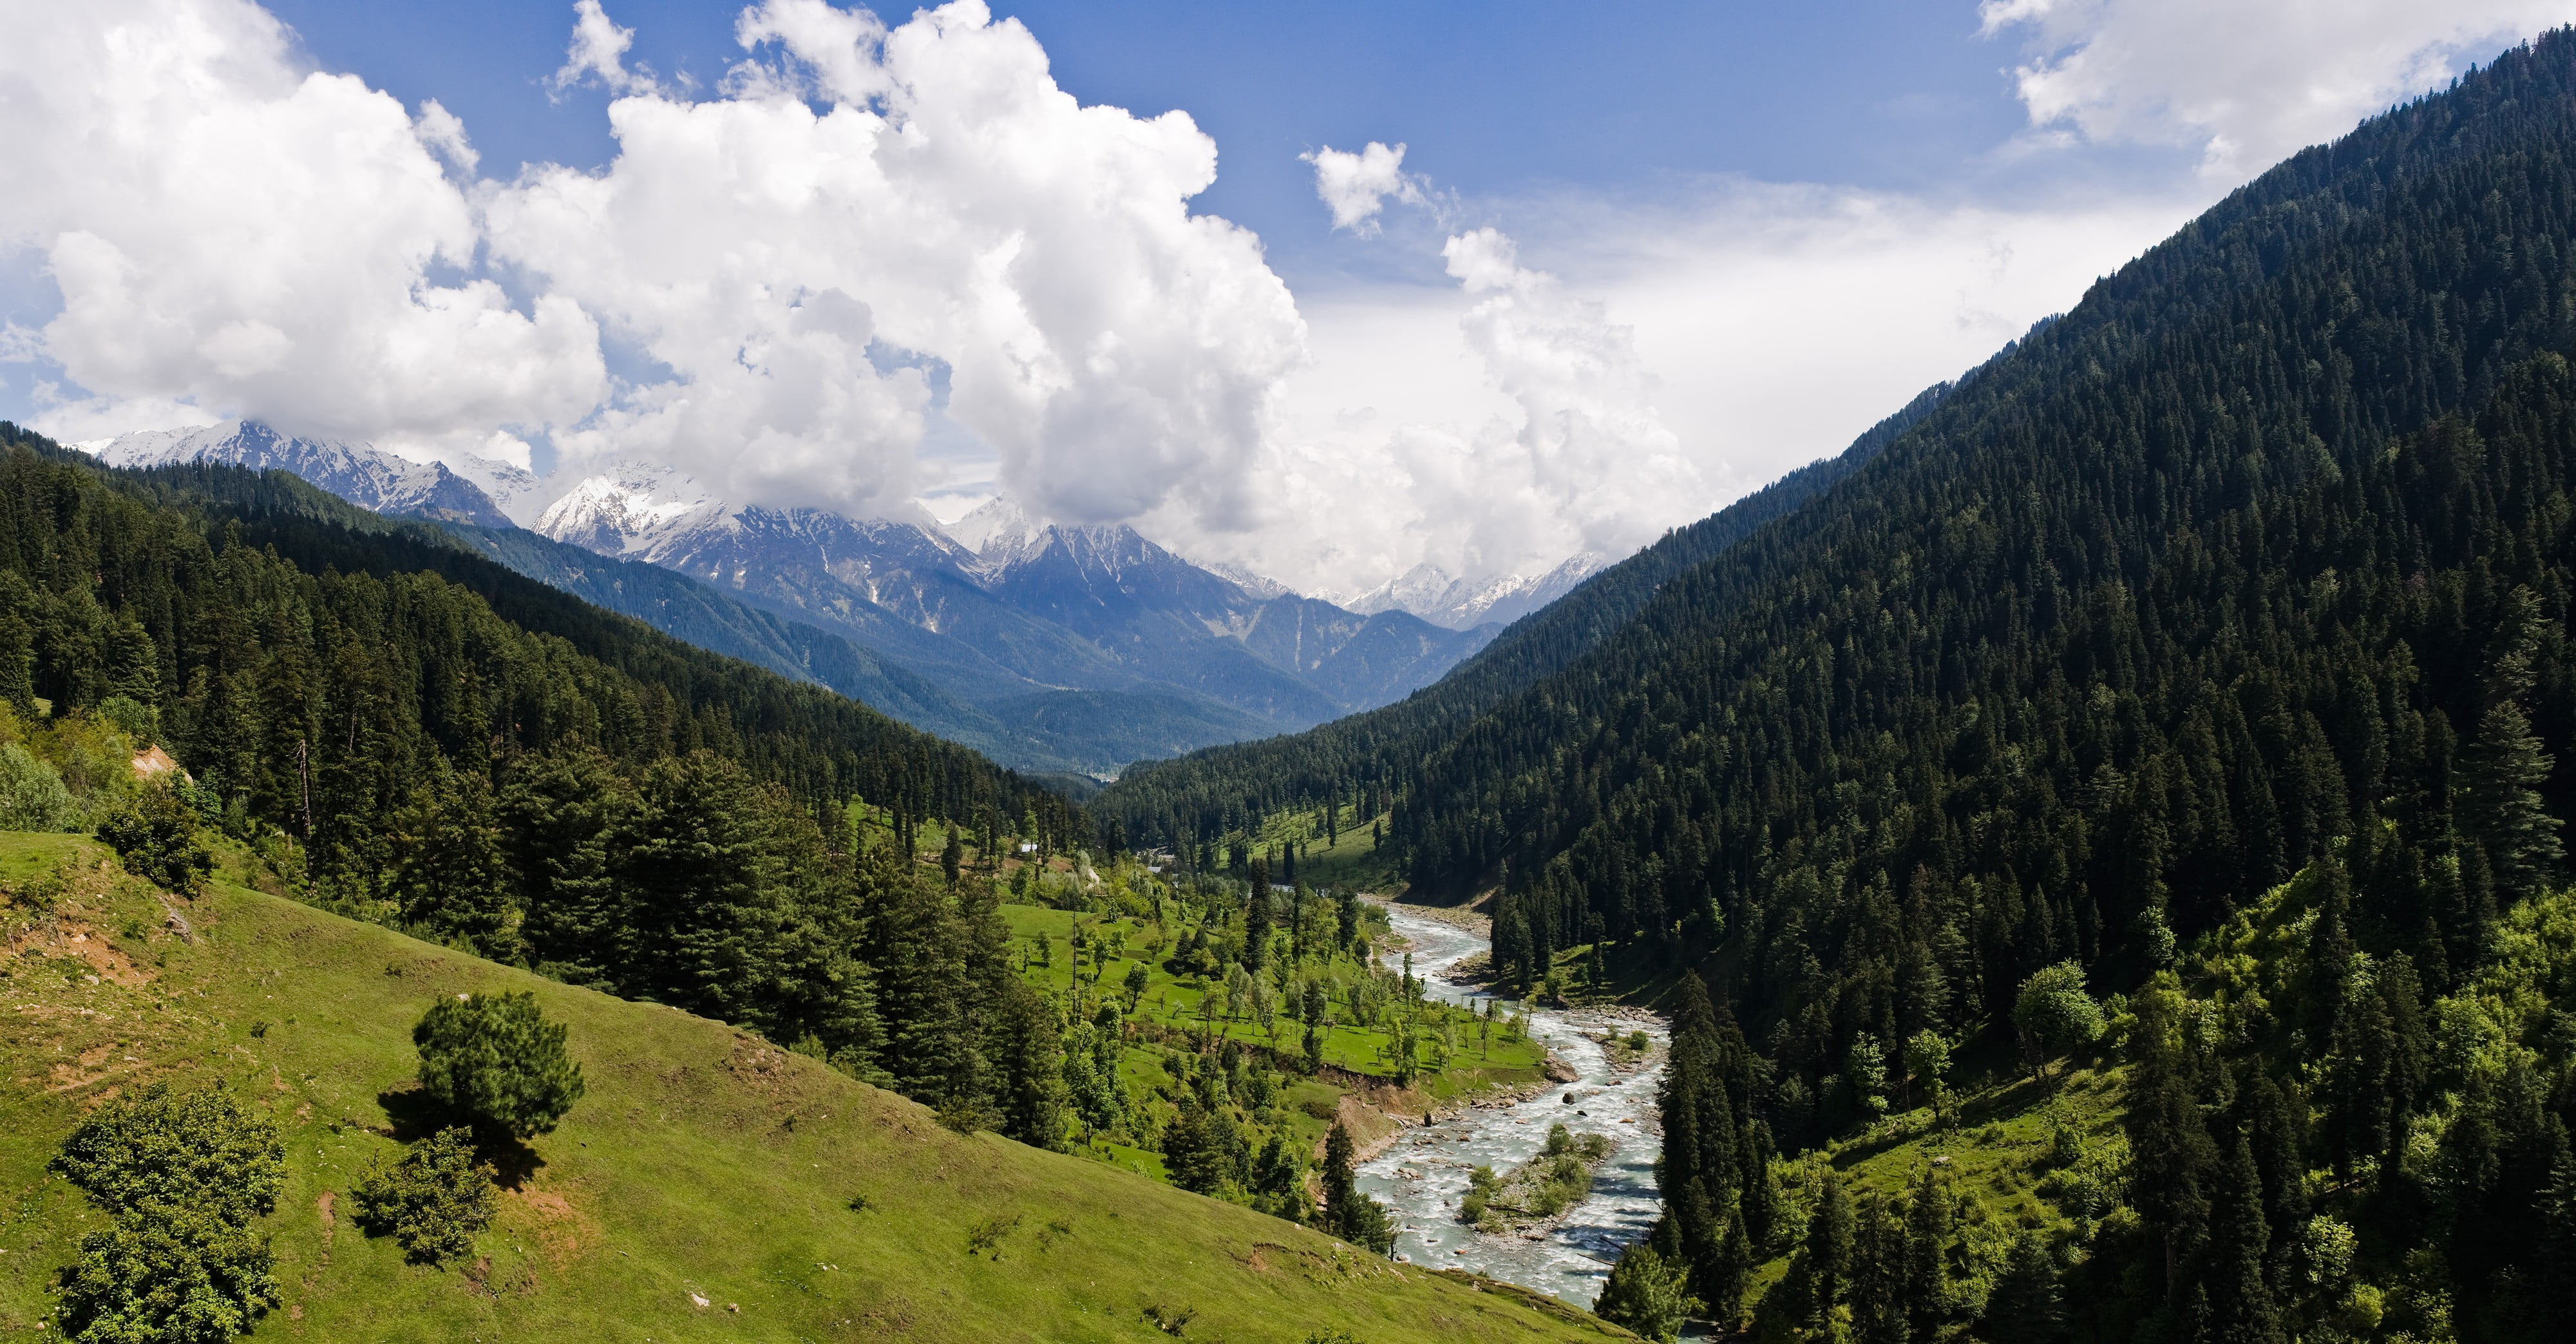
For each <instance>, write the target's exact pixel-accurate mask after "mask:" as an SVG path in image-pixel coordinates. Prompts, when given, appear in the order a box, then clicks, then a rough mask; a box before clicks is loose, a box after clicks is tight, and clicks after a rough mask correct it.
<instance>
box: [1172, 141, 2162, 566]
mask: <svg viewBox="0 0 2576 1344" xmlns="http://www.w3.org/2000/svg"><path fill="white" fill-rule="evenodd" d="M2201 204H2202V201H2201V200H2200V199H2199V197H2196V196H2195V197H2178V196H2160V197H2151V198H2132V199H2124V200H2112V201H2104V202H2093V203H2087V204H2084V205H2082V206H2080V207H2073V208H2034V209H2026V210H1995V209H1984V208H1978V207H1973V206H1955V205H1953V206H1942V205H1934V204H1930V203H1926V202H1923V201H1921V200H1917V199H1913V198H1909V197H1904V196H1892V195H1882V194H1872V193H1865V192H1855V191H1847V190H1835V189H1827V188H1819V187H1782V186H1776V185H1768V184H1761V183H1749V182H1742V181H1730V182H1722V183H1716V184H1712V185H1711V186H1710V187H1709V188H1708V189H1707V190H1706V191H1705V192H1704V193H1702V194H1701V195H1699V196H1697V197H1695V198H1692V199H1688V200H1683V201H1678V202H1671V201H1668V202H1665V203H1662V204H1659V205H1645V204H1640V203H1638V202H1634V201H1613V200H1602V199H1558V200H1532V201H1520V202H1513V203H1508V205H1507V206H1506V207H1504V208H1505V209H1506V211H1507V213H1509V214H1510V215H1512V216H1513V217H1515V218H1517V219H1519V220H1521V221H1522V225H1521V227H1520V228H1518V229H1517V230H1516V232H1517V233H1518V234H1519V237H1518V238H1517V239H1515V238H1509V237H1505V236H1502V235H1501V234H1499V233H1489V232H1486V231H1482V230H1480V231H1476V232H1471V233H1465V234H1461V235H1458V236H1457V237H1455V238H1453V239H1452V240H1451V242H1450V243H1449V245H1448V247H1447V250H1446V260H1447V262H1448V265H1449V269H1450V272H1451V274H1452V276H1453V277H1455V278H1457V279H1458V280H1459V281H1460V282H1461V283H1460V286H1459V288H1458V289H1457V290H1452V291H1446V292H1440V291H1427V290H1417V289H1402V290H1391V289H1383V288H1380V289H1355V290H1346V291H1341V292H1337V293H1332V294H1326V295H1320V296H1312V297H1309V298H1307V299H1306V300H1305V301H1304V303H1303V305H1302V307H1303V311H1304V313H1305V315H1306V319H1307V322H1308V324H1309V327H1310V331H1311V335H1310V342H1311V344H1312V346H1313V349H1314V354H1315V360H1314V365H1313V367H1312V368H1311V369H1310V370H1308V371H1306V372H1304V373H1301V374H1300V375H1298V376H1297V377H1296V378H1294V379H1293V380H1292V381H1291V384H1290V394H1289V396H1288V399H1287V406H1286V412H1287V423H1288V430H1287V432H1286V433H1285V434H1284V435H1283V440H1282V442H1283V446H1282V449H1281V451H1280V454H1279V458H1278V461H1277V464H1276V465H1275V466H1274V467H1272V468H1270V469H1269V470H1268V472H1267V473H1266V475H1267V476H1268V478H1269V479H1270V480H1271V482H1272V485H1271V489H1272V492H1273V494H1274V497H1275V498H1276V500H1277V501H1278V503H1277V513H1278V515H1279V517H1280V518H1281V519H1282V520H1283V523H1282V525H1280V526H1277V527H1270V528H1264V529H1261V530H1258V531H1254V532H1250V533H1245V534H1242V535H1240V536H1224V537H1201V536H1198V535H1195V534H1193V533H1191V532H1189V531H1188V529H1187V526H1186V522H1185V521H1183V520H1167V519H1162V518H1157V519H1155V520H1153V527H1154V528H1156V529H1160V530H1158V531H1157V535H1165V536H1169V537H1170V538H1171V539H1172V540H1173V541H1174V542H1176V543H1177V544H1179V545H1181V546H1182V547H1183V548H1184V549H1185V550H1186V551H1187V552H1188V553H1191V554H1196V555H1205V556H1207V557H1209V558H1211V559H1220V560H1227V561H1232V562H1235V563H1240V564H1244V565H1247V566H1250V567H1251V568H1253V569H1255V570H1257V571H1259V572H1262V573H1266V574H1271V575H1275V576H1277V577H1279V578H1282V579H1284V580H1288V581H1290V582H1293V583H1297V584H1301V585H1304V586H1306V587H1307V589H1308V590H1309V591H1314V592H1319V593H1323V594H1328V595H1339V596H1353V595H1356V594H1358V593H1361V592H1364V591H1366V590H1368V589H1370V588H1373V587H1375V586H1377V585H1378V584H1380V583H1382V582H1384V581H1385V580H1386V579H1388V578H1390V577H1392V576H1394V575H1397V574H1401V573H1404V572H1405V571H1407V570H1409V569H1410V568H1412V567H1413V566H1414V565H1416V564H1425V563H1427V564H1431V565H1434V566H1436V567H1438V568H1440V569H1443V570H1445V571H1447V572H1448V573H1450V574H1452V575H1455V576H1459V577H1464V578H1468V579H1471V580H1476V581H1483V580H1487V579H1493V578H1499V577H1503V576H1507V575H1510V574H1514V573H1521V574H1528V573H1534V572H1538V571H1542V570H1544V569H1545V568H1547V567H1548V566H1549V565H1552V564H1553V563H1554V562H1555V561H1557V560H1558V559H1561V558H1563V557H1564V556H1566V555H1568V554H1570V553H1572V552H1574V551H1576V550H1580V549H1585V548H1587V547H1591V548H1596V549H1601V550H1604V551H1606V552H1608V553H1612V554H1617V553H1618V552H1619V551H1620V550H1621V549H1622V548H1623V547H1624V546H1626V545H1629V544H1633V543H1634V542H1636V541H1643V540H1649V539H1651V538H1652V536H1653V535H1654V532H1655V530H1656V529H1658V528H1660V527H1662V526H1663V525H1665V524H1667V523H1673V522H1682V521H1688V520H1691V519H1696V518H1699V517H1702V516H1705V515H1706V514H1707V513H1709V512H1710V511H1712V510H1714V509H1716V508H1717V507H1719V506H1720V505H1722V504H1724V503H1725V502H1726V501H1727V500H1729V499H1731V498H1734V497H1735V496H1737V495H1739V494H1742V493H1743V492H1744V491H1746V490H1748V489H1751V488H1753V487H1755V486H1758V485H1760V484H1762V483H1763V482H1766V481H1769V480H1772V479H1774V478H1776V477H1778V476H1779V475H1780V474H1781V473H1782V472H1784V471H1787V470H1789V469H1791V468H1793V467H1796V466H1799V465H1802V464H1804V463H1806V462H1809V461H1813V460H1814V459H1816V458H1818V457H1821V456H1824V455H1827V454H1830V453H1833V452H1837V451H1839V450H1840V449H1841V448H1842V447H1843V446H1844V445H1846V444H1848V443H1849V442H1850V441H1851V440H1852V438H1853V437H1854V436H1856V435H1858V434H1859V433H1860V432H1861V431H1862V430H1865V429H1867V428H1868V427H1869V426H1870V425H1872V424H1873V423H1875V422H1877V421H1878V420H1879V419H1880V418H1882V417H1884V416H1885V415H1887V414H1888V413H1889V412H1891V411H1894V410H1895V409H1896V408H1897V407H1899V406H1902V405H1903V404H1904V403H1905V402H1906V401H1907V400H1908V399H1909V398H1911V397H1912V396H1913V395H1914V394H1915V393H1917V392H1919V391H1921V390H1923V389H1924V388H1925V387H1927V386H1930V385H1931V384H1933V383H1936V382H1940V381H1942V380H1944V379H1948V378H1953V377H1956V376H1957V375H1958V374H1960V373H1961V372H1964V371H1965V370H1967V369H1968V368H1970V367H1972V366H1973V365H1975V364H1977V363H1978V362H1980V361H1982V360H1984V359H1985V358H1986V357H1987V356H1989V355H1991V354H1993V353H1994V352H1995V350H1996V349H1997V348H1998V347H2000V346H2002V345H2003V344H2004V343H2005V342H2006V341H2009V340H2012V339H2013V338H2015V337H2017V336H2019V335H2021V334H2022V333H2023V332H2024V331H2026V330H2027V329H2028V328H2029V326H2030V324H2031V323H2032V322H2034V321H2036V320H2037V319H2039V318H2041V317H2044V316H2046V315H2048V314H2049V313H2052V312H2061V311H2064V310H2065V309H2067V308H2069V307H2072V306H2073V305H2074V303H2075V302H2076V300H2077V299H2078V298H2079V297H2081V295H2082V294H2083V292H2084V289H2085V287H2086V286H2087V285H2088V284H2090V283H2091V282H2092V281H2093V279H2094V278H2095V277H2097V276H2099V275H2102V274H2105V273H2107V272H2109V271H2111V270H2113V269H2115V268H2117V267H2118V266H2119V265H2120V264H2121V263H2123V262H2124V261H2126V260H2127V259H2128V258H2130V257H2132V256H2135V255H2136V254H2137V253H2138V252H2139V251H2141V250H2142V249H2144V248H2145V247H2146V246H2147V245H2149V244H2150V243H2152V242H2154V241H2155V240H2156V239H2158V238H2160V237H2162V236H2164V235H2165V234H2167V233H2170V232H2171V231H2172V230H2173V228H2174V227H2176V226H2177V225H2179V224H2180V223H2181V222H2182V221H2183V220H2185V219H2187V218H2189V217H2190V215H2191V214H2192V213H2193V212H2194V211H2195V210H2197V209H2198V208H2199V207H2200V205H2201ZM1533 251H1535V252H1538V253H1541V254H1543V255H1545V256H1546V257H1547V258H1549V259H1550V262H1551V268H1552V269H1556V268H1561V269H1562V270H1563V271H1564V274H1563V276H1562V277H1561V278H1560V279H1557V280H1555V281H1552V282H1551V281H1544V280H1541V279H1539V278H1537V277H1534V276H1533V274H1532V272H1531V271H1530V269H1529V267H1528V266H1527V265H1526V262H1525V258H1526V255H1527V254H1529V253H1531V252H1533ZM1529 287H1535V288H1536V289H1537V290H1538V293H1537V294H1535V295H1532V294H1531V293H1530V292H1529ZM1578 295H1579V296H1582V298H1583V299H1585V300H1589V301H1590V302H1589V303H1585V302H1581V301H1578V299H1577V297H1576V296H1578ZM1497 299H1509V300H1510V301H1511V302H1510V306H1509V307H1508V308H1507V309H1499V308H1489V307H1487V305H1491V304H1494V301H1495V300H1497ZM1593 304H1597V307H1595V306H1592V305H1593ZM1480 310H1481V315H1479V314H1480ZM1623 333H1624V334H1623ZM1649 371H1651V372H1652V373H1653V374H1654V375H1656V377H1654V378H1652V379H1651V380H1650V379H1649V378H1648V376H1647V375H1648V373H1649ZM1557 406H1566V407H1569V408H1571V407H1577V406H1581V407H1585V408H1587V410H1588V412H1589V414H1590V415H1591V416H1592V417H1593V418H1592V419H1590V420H1589V421H1588V422H1587V421H1584V420H1582V419H1579V418H1575V417H1566V418H1565V419H1562V420H1559V419H1558V417H1556V416H1554V415H1552V414H1551V408H1553V407H1557ZM1552 420H1555V421H1557V422H1558V423H1573V424H1576V425H1579V426H1581V429H1580V432H1577V433H1574V434H1571V435H1569V437H1570V439H1571V444H1570V448H1569V449H1553V448H1551V446H1549V445H1545V444H1539V443H1533V442H1532V441H1531V440H1529V439H1528V438H1526V437H1525V436H1526V435H1528V434H1529V432H1530V426H1531V425H1532V423H1533V422H1538V423H1541V424H1545V423H1547V422H1550V421H1552ZM1611 445H1616V446H1611ZM1551 451H1553V452H1556V453H1558V454H1559V455H1557V456H1550V455H1549V454H1550V452H1551ZM1665 453H1670V454H1671V455H1672V456H1674V457H1675V458H1677V459H1678V460H1679V464H1680V465H1679V467H1675V466H1672V465H1669V464H1666V463H1663V462H1661V461H1659V460H1658V459H1659V458H1660V457H1661V456H1662V455H1663V454H1665ZM1594 477H1597V478H1598V484H1597V486H1594V487H1592V489H1591V492H1590V493H1587V491H1586V482H1587V481H1589V480H1590V479H1591V478H1594ZM1289 520H1293V522H1292V521H1289ZM1623 521H1624V522H1626V524H1627V526H1626V528H1625V530H1624V531H1623V530H1622V529H1621V528H1620V526H1619V524H1620V523H1621V522H1623ZM1587 529H1589V530H1588V531H1587Z"/></svg>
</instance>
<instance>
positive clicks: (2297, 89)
mask: <svg viewBox="0 0 2576 1344" xmlns="http://www.w3.org/2000/svg"><path fill="white" fill-rule="evenodd" d="M1978 12H1979V15H1980V17H1981V18H1982V19H1983V20H1984V30H1985V32H1986V34H1987V35H1988V36H1994V35H1996V34H1999V33H2004V32H2007V31H2010V32H2017V33H2019V34H2020V35H2021V36H2022V37H2023V38H2024V40H2025V41H2026V43H2027V54H2028V56H2029V62H2028V64H2025V65H2022V66H2021V67H2019V68H2018V69H2017V70H2016V71H2015V72H2014V74H2015V78H2016V80H2017V82H2018V85H2019V89H2020V94H2021V98H2022V101H2023V103H2024V104H2025V105H2026V106H2027V107H2028V108H2029V111H2030V119H2031V123H2032V125H2034V126H2036V127H2040V128H2044V129H2052V130H2061V131H2072V132H2074V133H2076V134H2079V135H2081V136H2082V137H2084V138H2085V139H2088V140H2093V141H2100V142H2109V141H2129V142H2137V143H2145V144H2164V145H2179V146H2183V147H2186V148H2192V149H2197V150H2199V151H2200V153H2201V156H2202V165H2203V169H2204V171H2205V172H2207V173H2208V174H2210V175H2211V176H2213V177H2218V178H2226V179H2230V180H2235V179H2241V178H2242V177H2244V176H2247V175H2250V174H2252V173H2255V172H2259V171H2261V170H2262V169H2264V168H2266V167H2268V166H2270V165H2271V164H2272V163H2274V162H2276V161H2277V160H2279V159H2282V158H2284V157H2286V156H2288V155H2289V154H2290V153H2292V152H2294V151H2296V150H2298V149H2300V148H2301V147H2303V146H2306V145H2310V144H2314V143H2317V142H2319V141H2323V140H2329V139H2332V138H2333V137H2335V136H2338V135H2341V134H2343V133H2344V132H2345V131H2348V130H2350V129H2352V127H2353V125H2354V124H2355V123H2356V122H2358V121H2360V120H2361V119H2362V118H2363V117H2366V116H2369V115H2371V114H2372V113H2375V112H2378V111H2380V110H2381V109H2383V108H2386V107H2388V106H2389V105H2390V104H2392V103H2395V102H2397V101H2399V100H2401V99H2403V98H2407V97H2410V96H2413V95H2415V94H2418V93H2422V92H2425V91H2427V90H2430V89H2433V88H2437V87H2439V86H2440V85H2441V84H2442V83H2443V82H2444V81H2446V80H2448V79H2449V78H2450V77H2451V76H2452V75H2453V74H2455V73H2457V71H2458V70H2459V69H2460V67H2461V65H2462V64H2463V63H2464V62H2465V61H2467V60H2469V59H2472V58H2474V57H2475V56H2476V55H2478V54H2480V53H2481V52H2484V51H2491V50H2493V49H2495V48H2496V47H2497V46H2499V45H2501V44H2502V43H2504V42H2507V41H2510V40H2512V39H2514V38H2518V37H2528V36H2530V35H2532V34H2534V33H2536V32H2538V31H2540V30H2541V29H2543V28H2546V27H2549V26H2551V25H2553V24H2560V23H2565V22H2567V21H2569V20H2570V19H2571V18H2576V4H2571V3H2569V0H2269V2H2268V3H2249V0H1984V3H1983V4H1981V5H1980V6H1979V8H1978Z"/></svg>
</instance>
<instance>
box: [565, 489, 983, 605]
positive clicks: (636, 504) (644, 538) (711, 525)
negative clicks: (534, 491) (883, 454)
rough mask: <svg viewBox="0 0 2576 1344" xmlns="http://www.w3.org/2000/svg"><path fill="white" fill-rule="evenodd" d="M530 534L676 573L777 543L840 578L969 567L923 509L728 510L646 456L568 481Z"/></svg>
mask: <svg viewBox="0 0 2576 1344" xmlns="http://www.w3.org/2000/svg"><path fill="white" fill-rule="evenodd" d="M530 530H531V531H534V532H537V533H539V534H541V535H543V536H546V537H549V538H551V539H553V540H555V541H565V542H571V543H572V544H574V545H576V546H580V547H582V548H583V549H585V550H589V551H596V552H598V553H599V554H601V555H607V556H614V557H617V558H619V559H631V560H648V561H651V562H652V563H654V564H658V565H665V566H668V567H671V568H675V569H691V568H693V567H694V566H695V563H696V562H701V561H704V560H706V559H707V557H708V556H709V555H710V554H711V552H713V551H715V550H718V549H722V550H726V551H730V552H739V551H740V550H741V548H744V547H755V548H771V547H779V546H785V547H790V548H796V549H798V550H800V551H804V550H810V551H812V553H813V554H812V555H810V556H807V557H805V558H808V559H812V560H816V561H819V562H820V563H821V565H822V567H823V568H825V569H827V570H830V571H832V572H834V573H835V574H840V575H841V576H842V577H844V578H847V577H849V575H847V574H845V573H843V572H842V571H843V570H845V569H846V568H848V567H849V566H850V565H852V564H854V563H855V564H857V565H858V566H859V568H860V569H862V570H873V569H874V568H876V564H875V563H874V562H876V561H878V560H881V559H884V558H895V559H899V560H901V561H903V562H905V563H909V564H914V565H927V566H930V567H932V568H938V569H948V570H955V571H958V572H960V573H964V572H968V571H971V570H973V569H974V568H975V566H976V557H975V555H974V553H973V552H971V551H969V550H967V549H966V548H965V547H963V546H960V545H958V544H957V543H955V542H954V541H951V540H949V538H948V537H947V536H946V535H945V534H944V533H942V532H940V531H939V530H938V528H937V526H936V525H935V524H931V523H930V518H929V515H928V514H926V513H923V514H921V515H920V516H919V518H918V519H917V520H916V519H904V518H868V519H854V518H849V517H846V516H844V515H842V514H838V513H834V512H832V511H830V510H828V509H814V508H773V507H771V506H768V505H761V504H754V505H749V506H745V507H740V508H737V507H735V506H734V505H732V504H731V503H729V502H727V501H725V500H722V499H718V498H716V497H715V496H714V495H713V494H712V493H710V492H709V491H708V490H707V489H706V488H705V487H703V486H701V485H700V484H699V483H698V482H697V480H696V479H695V478H694V477H690V476H686V475H683V474H681V473H679V472H678V471H676V470H674V469H672V468H670V467H667V466H662V465H659V464H655V463H646V462H618V463H613V464H611V465H610V467H609V469H608V470H606V471H604V472H601V473H600V474H598V475H595V476H589V477H585V478H583V479H582V480H580V481H577V482H575V483H574V484H573V486H572V488H571V489H569V490H567V491H565V492H564V494H563V496H562V497H561V498H559V499H557V500H556V501H555V502H554V503H552V504H550V505H548V506H547V507H546V511H545V512H544V513H542V514H540V515H538V517H537V520H536V523H535V525H534V526H533V527H532V528H531V529H530Z"/></svg>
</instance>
